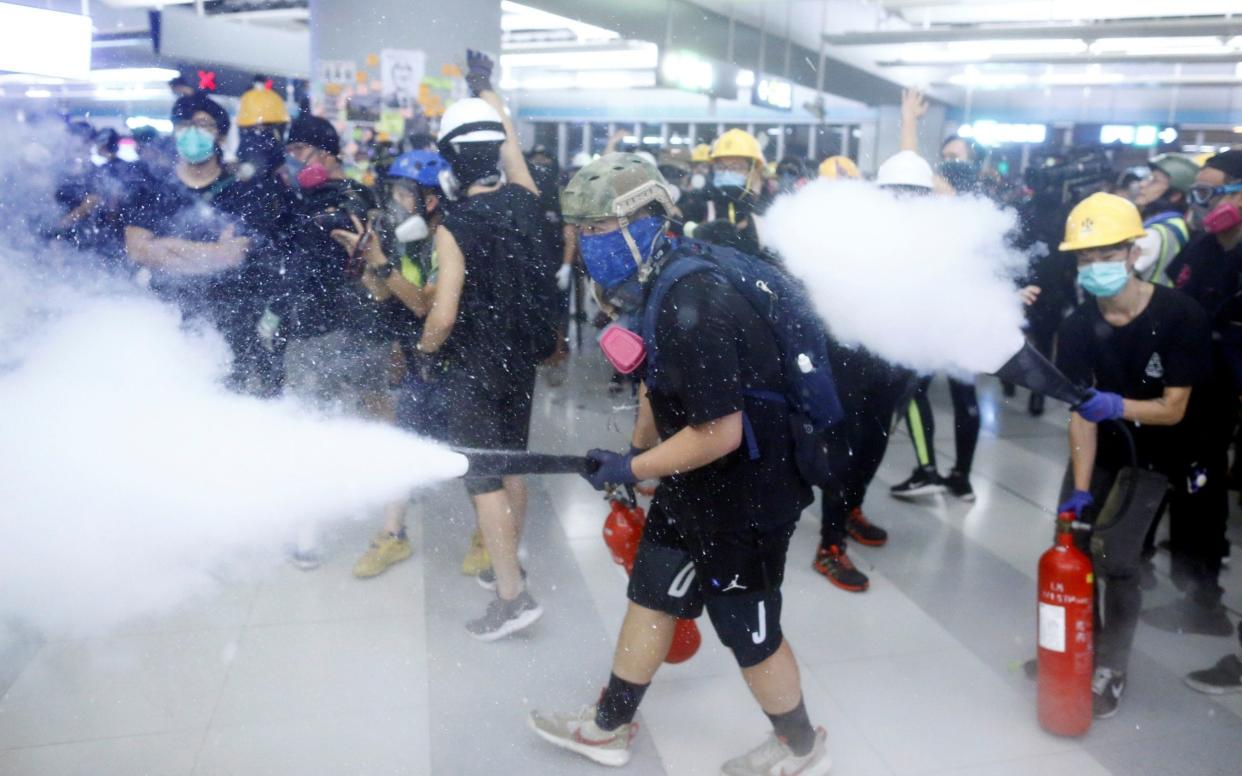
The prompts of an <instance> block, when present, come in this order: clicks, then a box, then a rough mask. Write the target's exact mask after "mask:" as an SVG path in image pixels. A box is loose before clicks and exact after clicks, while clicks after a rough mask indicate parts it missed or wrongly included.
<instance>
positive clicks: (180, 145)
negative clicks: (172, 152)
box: [176, 127, 216, 164]
mask: <svg viewBox="0 0 1242 776" xmlns="http://www.w3.org/2000/svg"><path fill="white" fill-rule="evenodd" d="M176 138H177V153H178V154H180V155H181V158H182V159H184V160H186V161H187V162H189V163H190V164H202V163H203V162H205V161H207V160H208V159H210V158H211V155H212V154H214V153H215V152H216V139H215V138H214V137H212V135H211V133H210V132H208V131H207V130H205V129H200V128H199V127H185V128H184V129H179V130H177V132H176Z"/></svg>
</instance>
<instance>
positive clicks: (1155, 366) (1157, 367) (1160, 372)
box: [1144, 353, 1164, 380]
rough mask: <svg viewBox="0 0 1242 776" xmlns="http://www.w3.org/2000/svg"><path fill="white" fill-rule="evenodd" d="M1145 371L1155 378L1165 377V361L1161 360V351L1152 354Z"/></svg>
mask: <svg viewBox="0 0 1242 776" xmlns="http://www.w3.org/2000/svg"><path fill="white" fill-rule="evenodd" d="M1144 373H1145V374H1146V375H1147V376H1148V377H1150V378H1152V379H1153V380H1159V379H1160V378H1162V377H1164V363H1163V362H1161V360H1160V354H1159V353H1152V354H1151V360H1150V361H1148V362H1147V369H1146V370H1144Z"/></svg>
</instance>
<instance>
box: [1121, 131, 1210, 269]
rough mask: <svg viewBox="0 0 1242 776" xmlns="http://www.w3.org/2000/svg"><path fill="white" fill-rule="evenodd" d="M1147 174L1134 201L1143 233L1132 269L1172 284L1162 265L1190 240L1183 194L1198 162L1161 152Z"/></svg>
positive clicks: (1164, 266)
mask: <svg viewBox="0 0 1242 776" xmlns="http://www.w3.org/2000/svg"><path fill="white" fill-rule="evenodd" d="M1150 165H1151V174H1150V175H1148V176H1147V177H1146V178H1144V179H1143V181H1142V183H1141V184H1140V185H1139V189H1138V194H1137V196H1135V198H1134V204H1135V205H1137V206H1138V208H1139V210H1140V211H1141V212H1142V214H1143V226H1144V228H1146V229H1147V235H1146V236H1145V237H1144V238H1143V239H1142V240H1139V247H1140V248H1141V249H1142V251H1143V255H1142V257H1141V258H1140V259H1139V262H1138V265H1137V266H1136V269H1137V271H1138V273H1139V277H1141V278H1143V279H1144V280H1150V281H1151V282H1153V283H1157V284H1159V285H1162V286H1172V285H1173V279H1172V278H1170V277H1169V276H1168V275H1167V274H1166V269H1167V268H1168V266H1169V263H1170V262H1171V261H1172V260H1173V257H1174V256H1176V255H1177V254H1178V252H1180V251H1181V250H1182V248H1184V247H1185V246H1186V243H1188V242H1189V241H1190V226H1189V224H1187V222H1186V213H1187V211H1188V210H1189V208H1190V203H1189V202H1188V201H1187V199H1186V196H1187V194H1188V193H1189V192H1190V189H1191V188H1192V187H1193V186H1194V185H1195V176H1196V175H1198V173H1199V165H1197V164H1195V163H1194V162H1192V161H1191V160H1189V159H1187V158H1186V157H1184V156H1177V155H1175V154H1161V155H1160V156H1157V157H1155V158H1154V159H1152V160H1151V162H1150Z"/></svg>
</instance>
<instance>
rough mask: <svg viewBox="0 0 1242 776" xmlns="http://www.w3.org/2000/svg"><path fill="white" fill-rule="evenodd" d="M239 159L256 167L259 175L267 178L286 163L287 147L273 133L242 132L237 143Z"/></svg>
mask: <svg viewBox="0 0 1242 776" xmlns="http://www.w3.org/2000/svg"><path fill="white" fill-rule="evenodd" d="M237 158H238V160H239V161H241V162H243V163H249V164H252V165H254V168H255V170H256V172H257V173H259V174H261V175H264V176H267V175H271V174H272V173H273V172H275V170H276V168H277V167H279V166H280V165H282V164H284V163H285V146H284V143H282V142H280V141H279V140H277V139H276V137H275V136H274V135H273V134H272V133H271V132H242V133H241V136H240V137H239V138H238V143H237Z"/></svg>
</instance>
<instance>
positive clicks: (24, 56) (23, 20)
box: [0, 3, 91, 78]
mask: <svg viewBox="0 0 1242 776" xmlns="http://www.w3.org/2000/svg"><path fill="white" fill-rule="evenodd" d="M90 69H91V20H90V17H87V16H82V15H80V14H74V13H60V12H59V11H45V10H43V9H42V8H30V7H28V6H24V5H14V4H13V3H0V70H12V71H15V72H18V73H34V74H36V75H53V76H60V77H62V78H85V77H86V74H87V73H89V72H90Z"/></svg>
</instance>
